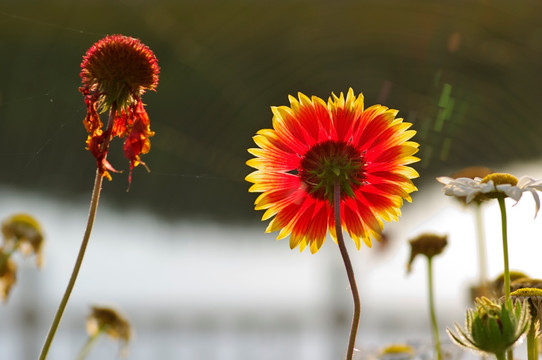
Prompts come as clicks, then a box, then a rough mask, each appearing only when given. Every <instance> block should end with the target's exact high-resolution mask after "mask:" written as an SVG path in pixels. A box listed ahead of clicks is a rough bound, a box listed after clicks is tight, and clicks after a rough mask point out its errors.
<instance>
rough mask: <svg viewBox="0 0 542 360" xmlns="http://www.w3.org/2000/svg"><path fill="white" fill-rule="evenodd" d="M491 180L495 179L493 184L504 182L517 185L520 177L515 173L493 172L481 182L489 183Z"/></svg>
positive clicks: (502, 183)
mask: <svg viewBox="0 0 542 360" xmlns="http://www.w3.org/2000/svg"><path fill="white" fill-rule="evenodd" d="M490 180H492V181H493V184H495V186H496V185H504V184H510V185H512V186H516V185H517V183H518V179H517V178H516V177H515V176H514V175H510V174H506V173H492V174H489V175H486V176H485V177H484V178H483V179H482V181H481V183H488V182H489V181H490Z"/></svg>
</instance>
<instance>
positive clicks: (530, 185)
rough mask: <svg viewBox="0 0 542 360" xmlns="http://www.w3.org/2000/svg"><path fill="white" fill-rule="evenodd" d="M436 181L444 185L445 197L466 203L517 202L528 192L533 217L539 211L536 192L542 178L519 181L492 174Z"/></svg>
mask: <svg viewBox="0 0 542 360" xmlns="http://www.w3.org/2000/svg"><path fill="white" fill-rule="evenodd" d="M437 181H438V182H440V183H441V184H443V185H444V188H443V191H444V194H445V195H449V196H456V197H460V198H465V201H466V202H467V203H470V202H471V201H472V200H474V199H483V198H490V199H493V198H499V197H509V198H512V199H514V200H516V204H517V202H518V201H519V200H520V199H521V196H522V195H523V193H524V192H526V191H529V192H530V193H531V194H532V195H533V199H534V201H535V203H536V212H535V215H534V216H535V217H536V215H537V214H538V211H539V210H540V198H539V196H538V193H537V191H542V178H540V179H534V178H532V177H529V176H522V177H521V178H519V180H518V179H517V178H516V177H515V176H513V175H510V174H504V173H493V174H489V175H487V176H486V177H484V178H480V177H476V178H474V179H470V178H457V179H454V178H451V177H446V176H441V177H438V178H437Z"/></svg>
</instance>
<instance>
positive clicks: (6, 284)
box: [0, 248, 17, 302]
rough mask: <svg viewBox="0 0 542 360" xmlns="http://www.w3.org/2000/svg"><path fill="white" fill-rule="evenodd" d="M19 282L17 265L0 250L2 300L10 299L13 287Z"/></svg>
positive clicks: (0, 291)
mask: <svg viewBox="0 0 542 360" xmlns="http://www.w3.org/2000/svg"><path fill="white" fill-rule="evenodd" d="M16 281H17V264H15V262H14V261H12V260H11V259H10V257H9V255H8V254H5V253H4V252H3V250H2V249H1V248H0V298H2V301H4V302H5V301H6V300H7V299H8V296H9V293H10V291H11V287H12V286H13V285H14V284H15V282H16Z"/></svg>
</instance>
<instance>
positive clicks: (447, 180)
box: [437, 176, 454, 185]
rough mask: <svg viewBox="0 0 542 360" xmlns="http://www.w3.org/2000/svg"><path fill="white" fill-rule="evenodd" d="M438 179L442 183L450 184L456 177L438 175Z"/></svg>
mask: <svg viewBox="0 0 542 360" xmlns="http://www.w3.org/2000/svg"><path fill="white" fill-rule="evenodd" d="M437 181H438V182H439V183H441V184H444V185H448V184H449V183H450V182H452V181H454V178H451V177H448V176H439V177H437Z"/></svg>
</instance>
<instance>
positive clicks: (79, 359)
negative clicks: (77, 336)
mask: <svg viewBox="0 0 542 360" xmlns="http://www.w3.org/2000/svg"><path fill="white" fill-rule="evenodd" d="M101 334H102V331H97V332H96V333H95V334H94V335H92V336H89V338H88V340H87V342H86V343H85V345H84V346H83V348H82V349H81V351H80V352H79V355H77V358H76V360H84V359H85V358H86V357H87V355H88V353H89V351H90V349H92V346H94V343H95V342H96V340H97V339H98V337H99V336H100V335H101Z"/></svg>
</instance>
